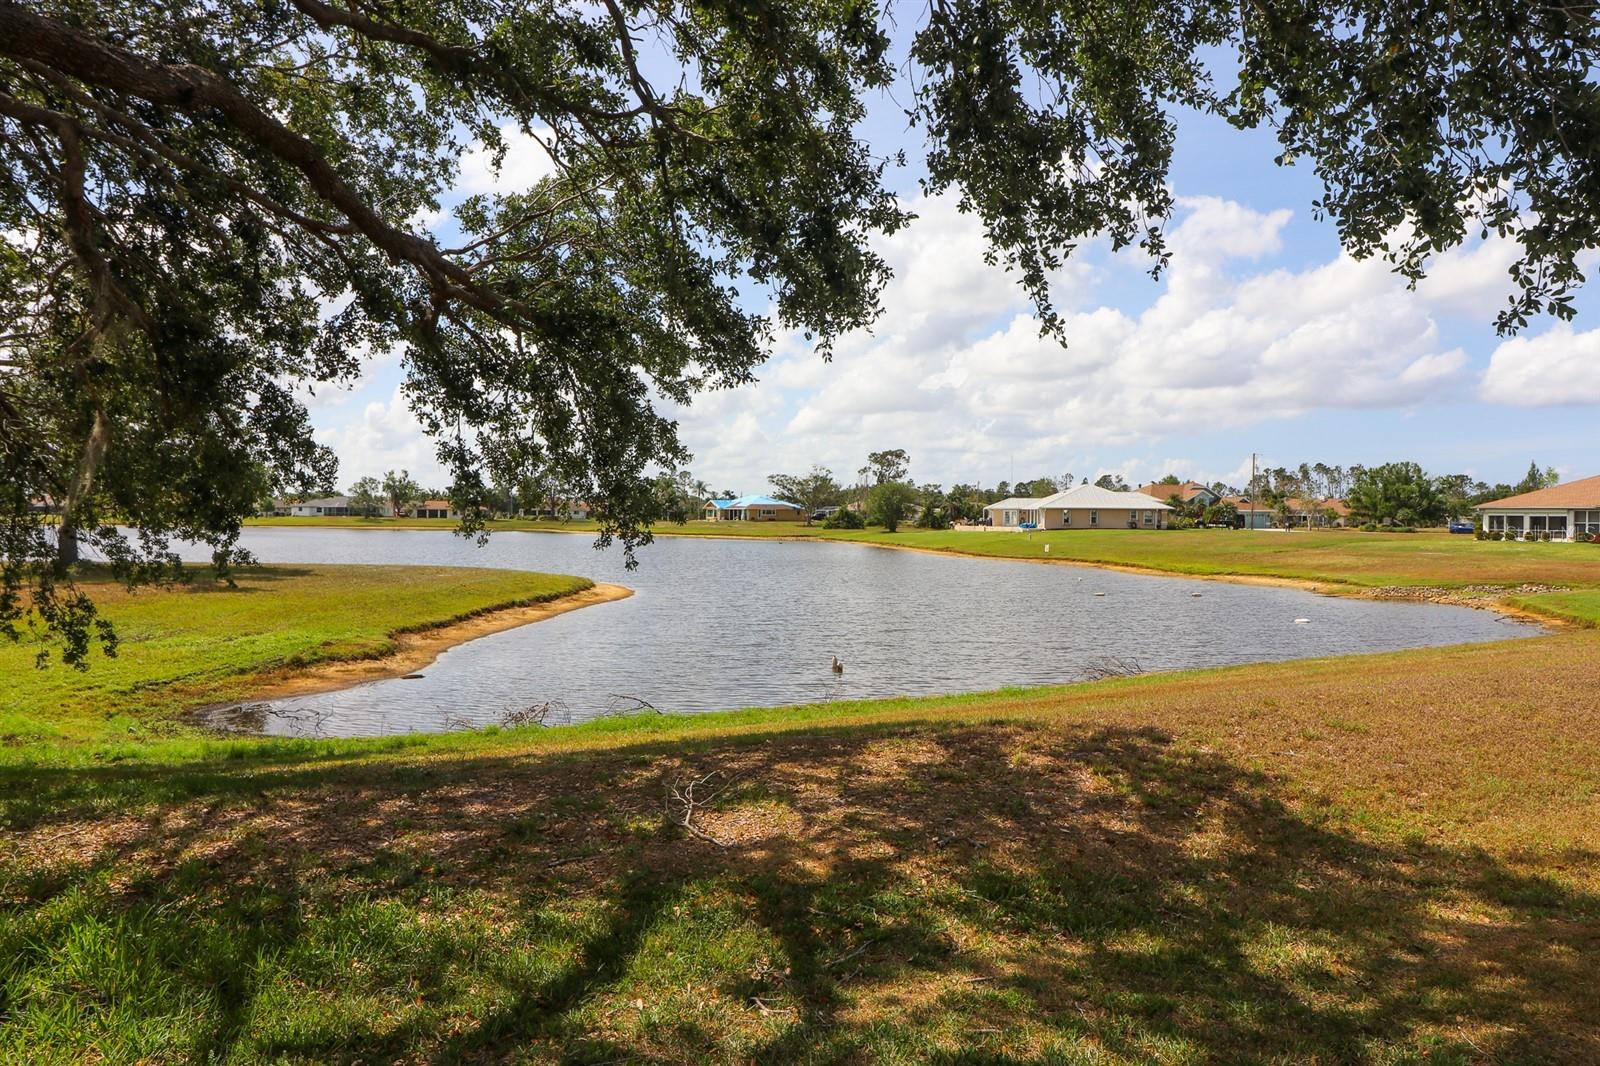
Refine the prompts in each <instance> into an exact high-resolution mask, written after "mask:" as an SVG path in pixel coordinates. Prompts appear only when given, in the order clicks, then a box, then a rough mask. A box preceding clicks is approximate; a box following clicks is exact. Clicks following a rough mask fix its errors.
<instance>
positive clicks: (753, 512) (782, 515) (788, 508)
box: [705, 496, 806, 522]
mask: <svg viewBox="0 0 1600 1066" xmlns="http://www.w3.org/2000/svg"><path fill="white" fill-rule="evenodd" d="M805 517H806V515H805V512H804V511H803V510H802V509H801V507H800V505H799V504H798V503H790V502H789V501H788V500H780V499H777V498H775V497H772V496H740V497H738V498H737V499H733V500H707V501H706V506H705V518H706V521H707V522H802V521H804V520H805Z"/></svg>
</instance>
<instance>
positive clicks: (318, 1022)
mask: <svg viewBox="0 0 1600 1066" xmlns="http://www.w3.org/2000/svg"><path fill="white" fill-rule="evenodd" d="M1597 692H1600V634H1597V633H1595V632H1593V631H1590V630H1582V631H1571V632H1567V633H1562V634H1558V635H1555V636H1551V637H1546V638H1541V639H1538V640H1532V641H1518V642H1514V643H1506V644H1492V645H1479V646H1471V647H1456V648H1445V649H1428V650H1423V651H1413V652H1403V653H1397V654H1392V655H1382V656H1372V657H1365V658H1361V659H1359V660H1352V659H1329V660H1314V661H1310V662H1303V663H1283V664H1271V665H1263V666H1254V667H1243V668H1234V669H1226V670H1211V671H1200V672H1194V673H1189V674H1182V675H1165V676H1153V677H1147V678H1140V679H1134V680H1127V681H1116V682H1110V683H1102V684H1097V685H1080V686H1069V687H1064V688H1057V689H1050V690H1039V691H1032V692H1007V693H998V694H991V695H986V696H976V697H958V698H944V699H935V700H920V701H881V702H875V703H862V704H852V705H842V706H824V707H809V708H801V709H793V710H788V711H781V710H780V711H754V712H742V713H738V714H734V715H728V716H708V717H703V718H699V719H690V720H686V719H658V718H648V719H639V720H627V721H612V722H606V723H599V724H596V725H592V726H589V727H584V728H577V729H568V730H547V731H518V732H511V733H499V734H494V735H473V736H458V737H452V738H444V739H440V740H436V741H432V742H423V743H421V744H420V745H419V746H418V747H416V748H414V749H412V750H410V751H409V752H399V753H396V752H390V753H388V754H386V755H378V754H362V753H361V751H360V749H359V748H358V747H345V748H341V749H335V750H340V751H343V752H345V755H344V756H343V757H341V758H337V759H330V758H328V757H327V755H326V753H318V752H315V751H312V750H310V749H304V748H302V749H292V748H288V747H283V746H262V747H260V748H259V749H257V751H256V754H255V755H251V754H249V753H248V752H246V753H245V754H244V757H242V758H224V757H218V758H215V759H209V760H195V759H190V760H185V761H180V762H173V763H170V764H168V763H163V762H161V761H160V760H159V759H158V758H154V759H145V760H142V761H141V760H135V761H133V762H131V763H130V764H128V765H103V766H97V767H92V768H86V769H71V770H68V769H59V768H52V767H49V766H0V821H3V824H4V825H5V826H6V828H5V829H4V830H3V831H0V1016H3V1017H4V1018H5V1020H6V1024H5V1025H4V1026H0V1058H7V1057H14V1058H25V1059H28V1060H30V1061H51V1060H52V1059H54V1060H59V1061H81V1060H83V1059H90V1058H92V1059H97V1060H100V1061H111V1062H127V1061H135V1060H138V1059H141V1058H144V1059H149V1060H160V1061H164V1060H172V1059H190V1060H202V1059H204V1060H211V1059H215V1060H219V1061H233V1062H266V1061H274V1062H282V1061H298V1062H324V1061H352V1062H353V1061H391V1060H398V1059H405V1060H428V1061H464V1060H465V1061H575V1062H609V1061H649V1062H700V1061H707V1060H709V1061H759V1062H764V1063H765V1062H838V1061H874V1062H905V1063H911V1062H984V1063H1033V1062H1076V1061H1082V1062H1091V1061H1092V1062H1144V1061H1151V1060H1154V1059H1160V1060H1162V1061H1166V1062H1199V1061H1208V1060H1209V1061H1230V1062H1233V1061H1262V1062H1265V1061H1277V1062H1289V1061H1293V1062H1305V1061H1322V1062H1346V1061H1352V1060H1363V1061H1373V1062H1410V1061H1422V1060H1426V1061H1429V1062H1459V1063H1468V1062H1480V1061H1508V1062H1510V1061H1516V1062H1540V1061H1552V1062H1554V1061H1567V1062H1586V1061H1595V1060H1596V1059H1597V1058H1600V1028H1597V1022H1596V1018H1595V1015H1594V1011H1593V1008H1594V1000H1593V990H1594V988H1595V987H1597V986H1600V743H1597V742H1596V741H1597V740H1600V703H1597V699H1596V696H1595V694H1596V693H1597ZM155 750H159V749H155ZM296 751H303V752H305V755H304V757H302V756H301V755H299V754H296ZM696 780H699V781H702V782H704V784H703V785H702V786H701V792H702V793H705V792H708V791H709V792H710V793H711V795H710V796H709V800H710V802H709V803H708V804H707V805H706V806H705V807H704V808H703V809H700V810H697V811H696V812H695V813H694V815H693V816H692V818H691V819H690V820H691V822H692V824H693V826H694V829H695V830H696V833H691V832H689V831H686V830H685V829H684V828H683V827H682V826H681V825H678V824H675V823H676V822H678V821H680V820H681V816H682V814H683V807H682V804H681V803H677V802H675V801H674V800H672V799H671V797H672V795H673V791H674V789H676V790H677V791H678V792H679V793H680V794H681V793H682V790H683V788H684V787H685V786H686V785H687V784H688V783H689V782H692V781H696ZM719 789H720V790H721V791H717V790H719Z"/></svg>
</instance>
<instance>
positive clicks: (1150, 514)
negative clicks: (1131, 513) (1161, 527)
mask: <svg viewBox="0 0 1600 1066" xmlns="http://www.w3.org/2000/svg"><path fill="white" fill-rule="evenodd" d="M1155 523H1156V513H1155V512H1154V511H1146V512H1145V513H1144V524H1145V525H1147V526H1153V525H1155Z"/></svg>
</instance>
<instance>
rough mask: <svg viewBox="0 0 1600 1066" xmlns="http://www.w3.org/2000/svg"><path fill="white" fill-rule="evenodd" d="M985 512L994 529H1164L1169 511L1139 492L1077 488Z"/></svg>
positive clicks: (1009, 502)
mask: <svg viewBox="0 0 1600 1066" xmlns="http://www.w3.org/2000/svg"><path fill="white" fill-rule="evenodd" d="M984 512H985V513H986V514H987V515H988V516H989V520H990V524H991V525H992V526H993V527H994V528H995V529H1165V528H1166V525H1167V516H1168V515H1169V514H1171V513H1172V508H1171V507H1169V506H1168V505H1167V504H1165V503H1163V502H1161V501H1160V500H1157V499H1154V498H1152V497H1150V496H1146V495H1145V494H1144V493H1142V492H1141V493H1135V492H1114V491H1112V490H1111V489H1103V488H1101V487H1100V486H1098V485H1078V486H1075V487H1073V488H1070V489H1067V490H1066V491H1065V492H1058V493H1056V494H1055V495H1053V496H1042V497H1037V498H1033V497H1018V496H1013V497H1012V498H1011V499H1009V500H1001V501H1000V502H999V503H991V504H990V505H989V506H987V507H985V508H984Z"/></svg>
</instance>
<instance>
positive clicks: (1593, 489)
mask: <svg viewBox="0 0 1600 1066" xmlns="http://www.w3.org/2000/svg"><path fill="white" fill-rule="evenodd" d="M1477 511H1478V514H1479V515H1480V516H1481V517H1482V519H1483V531H1484V532H1485V533H1488V534H1491V535H1493V534H1496V533H1498V534H1500V536H1502V537H1504V538H1505V539H1507V540H1534V539H1537V540H1577V539H1579V538H1580V537H1583V538H1585V539H1587V538H1588V537H1591V536H1600V477H1586V478H1583V479H1582V480H1579V481H1569V482H1567V483H1566V484H1565V485H1557V486H1555V487H1554V488H1548V489H1538V490H1537V491H1534V492H1524V493H1522V494H1521V495H1519V496H1507V497H1506V498H1505V499H1503V500H1494V501H1492V502H1490V503H1485V504H1480V505H1479V506H1478V508H1477Z"/></svg>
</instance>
